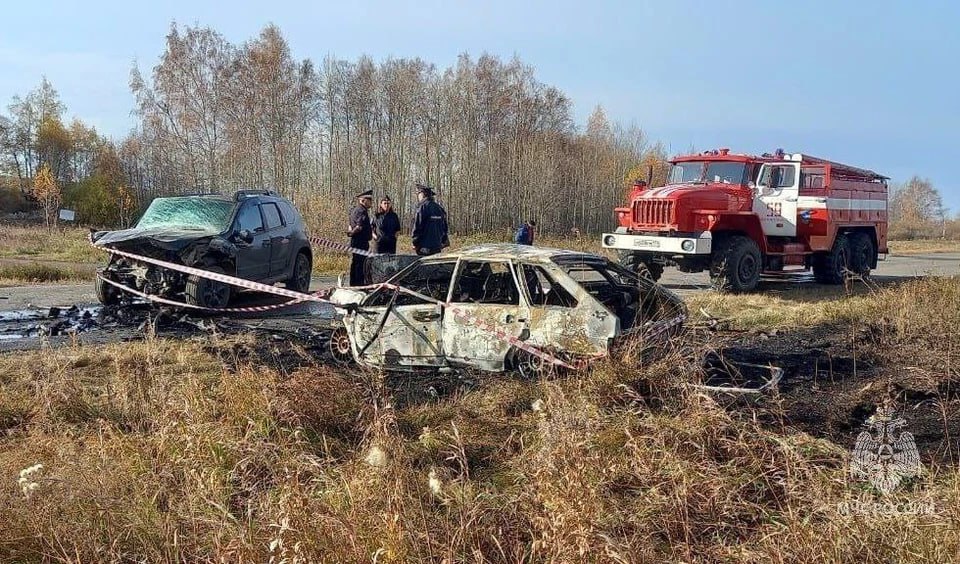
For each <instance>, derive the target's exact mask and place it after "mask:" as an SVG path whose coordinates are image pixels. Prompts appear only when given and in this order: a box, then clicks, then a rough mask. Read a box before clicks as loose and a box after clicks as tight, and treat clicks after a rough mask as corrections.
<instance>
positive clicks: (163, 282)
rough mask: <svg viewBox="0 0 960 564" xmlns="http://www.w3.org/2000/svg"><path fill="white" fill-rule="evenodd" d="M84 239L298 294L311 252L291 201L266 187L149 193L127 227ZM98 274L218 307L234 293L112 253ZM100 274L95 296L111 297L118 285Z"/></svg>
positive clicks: (306, 280) (116, 296)
mask: <svg viewBox="0 0 960 564" xmlns="http://www.w3.org/2000/svg"><path fill="white" fill-rule="evenodd" d="M91 238H92V240H93V242H94V244H95V245H97V246H99V247H109V248H113V249H116V250H119V251H125V252H128V253H132V254H137V255H142V256H146V257H150V258H155V259H160V260H164V261H167V262H171V263H175V264H183V265H186V266H192V267H196V268H202V269H204V270H209V271H211V272H217V273H224V274H229V275H231V276H237V277H239V278H244V279H247V280H252V281H255V282H262V283H267V284H273V283H275V282H284V283H285V284H286V286H287V288H290V289H293V290H297V291H300V292H306V291H307V290H308V289H309V287H310V272H311V269H312V263H313V254H312V251H311V248H310V240H309V237H308V235H307V233H306V229H305V227H304V224H303V219H302V218H301V216H300V214H299V212H297V210H296V208H294V206H293V204H291V203H290V202H289V201H288V200H286V199H284V198H282V197H280V196H278V195H277V194H275V193H274V192H270V191H255V190H241V191H239V192H237V193H236V194H234V195H233V196H232V197H230V196H222V195H218V194H213V195H210V194H207V195H191V196H174V197H168V198H156V199H154V200H153V202H151V204H150V206H149V207H148V208H147V210H146V212H144V214H143V216H142V217H141V218H140V220H139V221H138V222H137V224H136V226H135V227H133V228H131V229H124V230H121V231H100V232H97V233H94V234H93V235H92V237H91ZM99 274H100V276H102V277H103V278H107V279H109V280H111V281H113V282H115V283H118V284H122V285H124V286H127V287H130V288H133V289H136V290H139V291H140V292H144V293H146V294H150V295H156V296H160V297H168V298H169V297H175V296H177V295H179V294H183V296H184V298H185V299H186V301H187V303H189V304H192V305H197V306H202V307H210V308H218V307H224V306H226V305H227V304H228V303H229V301H230V298H231V295H232V292H233V291H234V290H233V288H232V287H231V286H230V285H228V284H224V283H221V282H217V281H214V280H210V279H208V278H203V277H200V276H195V275H187V274H184V273H181V272H178V271H175V270H171V269H167V268H161V267H159V266H156V265H153V264H149V263H146V262H143V261H137V260H135V259H130V258H126V257H121V256H118V255H113V254H112V255H110V260H109V262H108V263H107V265H106V266H105V267H103V268H102V269H100V270H99ZM100 276H98V277H97V281H96V290H97V297H98V298H99V300H100V302H101V303H103V304H105V305H108V304H114V303H117V302H118V301H119V300H120V299H121V294H122V293H123V292H122V290H120V289H118V288H116V287H115V286H113V285H111V284H109V283H107V282H104V281H103V280H102V279H101V278H100Z"/></svg>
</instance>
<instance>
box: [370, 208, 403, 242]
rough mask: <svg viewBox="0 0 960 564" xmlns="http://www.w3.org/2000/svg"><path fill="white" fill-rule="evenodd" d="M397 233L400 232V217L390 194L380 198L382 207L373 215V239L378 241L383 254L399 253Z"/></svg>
mask: <svg viewBox="0 0 960 564" xmlns="http://www.w3.org/2000/svg"><path fill="white" fill-rule="evenodd" d="M397 233H400V218H399V217H397V213H396V212H395V211H393V202H392V201H391V200H390V196H384V197H383V198H382V199H381V200H380V209H379V210H377V213H376V214H375V215H374V216H373V239H374V241H376V242H377V252H378V253H380V254H382V255H394V254H396V253H397Z"/></svg>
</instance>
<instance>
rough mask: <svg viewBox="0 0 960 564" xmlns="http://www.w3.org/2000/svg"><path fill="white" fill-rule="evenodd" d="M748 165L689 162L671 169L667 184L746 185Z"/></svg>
mask: <svg viewBox="0 0 960 564" xmlns="http://www.w3.org/2000/svg"><path fill="white" fill-rule="evenodd" d="M746 174H747V165H746V163H741V162H730V161H688V162H682V163H676V164H674V165H673V166H672V167H670V176H669V177H668V179H667V184H706V183H708V182H713V183H722V184H746V181H747V179H746Z"/></svg>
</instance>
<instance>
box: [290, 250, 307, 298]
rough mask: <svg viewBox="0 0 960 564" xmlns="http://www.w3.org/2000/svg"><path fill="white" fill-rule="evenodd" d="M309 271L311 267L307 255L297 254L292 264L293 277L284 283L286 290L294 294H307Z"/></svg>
mask: <svg viewBox="0 0 960 564" xmlns="http://www.w3.org/2000/svg"><path fill="white" fill-rule="evenodd" d="M311 270H312V265H311V264H310V257H309V256H307V253H304V252H301V253H300V254H298V255H297V260H296V262H294V264H293V276H291V277H290V279H289V280H287V283H286V286H287V288H288V289H290V290H293V291H295V292H303V293H307V292H309V291H310V273H311Z"/></svg>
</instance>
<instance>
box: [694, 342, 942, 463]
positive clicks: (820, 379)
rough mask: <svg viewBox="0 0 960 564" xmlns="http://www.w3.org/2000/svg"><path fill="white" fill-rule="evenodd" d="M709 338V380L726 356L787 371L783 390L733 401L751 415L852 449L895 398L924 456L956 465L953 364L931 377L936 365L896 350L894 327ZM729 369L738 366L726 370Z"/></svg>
mask: <svg viewBox="0 0 960 564" xmlns="http://www.w3.org/2000/svg"><path fill="white" fill-rule="evenodd" d="M709 338H710V339H711V341H712V343H713V345H712V350H711V352H710V353H708V354H707V360H706V361H705V363H704V368H705V374H706V377H705V382H706V383H710V382H709V380H710V379H711V375H712V374H715V373H713V372H712V371H711V368H715V367H716V366H718V365H722V364H723V363H722V362H718V360H719V359H723V360H725V361H727V362H728V365H733V366H735V364H733V363H751V364H758V365H772V366H777V367H780V368H782V369H783V370H784V373H783V377H782V379H781V381H780V383H779V386H778V390H777V393H775V394H769V395H766V396H764V398H763V400H762V401H761V402H750V404H749V405H747V406H745V402H743V401H742V400H743V398H738V399H737V400H736V401H735V402H734V403H736V406H732V407H733V408H734V409H739V410H742V411H743V412H744V413H745V414H746V415H748V416H751V417H752V416H758V417H760V418H762V419H763V420H764V421H767V422H768V423H769V424H770V425H771V426H786V427H792V428H796V429H799V430H802V431H804V432H806V433H808V434H810V435H812V436H815V437H820V438H824V439H828V440H830V441H832V442H834V443H836V444H838V445H841V446H843V447H845V448H852V447H853V445H854V443H855V442H856V438H857V435H858V434H859V433H860V432H861V431H863V430H864V428H865V427H864V423H865V422H866V420H867V418H869V417H870V416H871V415H873V414H874V413H875V412H876V409H877V407H878V406H880V405H882V404H883V403H884V401H885V400H888V399H889V400H893V401H894V405H895V406H896V408H897V409H898V413H899V415H900V416H901V417H903V418H904V419H905V421H906V429H905V430H906V431H909V432H910V433H912V434H913V436H914V439H915V441H916V443H917V447H918V449H919V451H920V454H921V456H922V457H923V459H924V461H925V462H928V463H929V462H934V463H944V464H956V463H957V462H958V458H960V452H958V438H960V381H957V379H956V375H955V374H954V375H951V374H948V373H946V369H945V370H944V372H942V373H941V374H940V375H939V376H936V375H935V376H933V377H931V373H930V371H928V370H923V369H920V368H918V367H916V366H909V365H908V364H913V363H909V362H905V360H906V359H904V358H902V355H897V354H896V352H897V350H898V348H897V343H896V341H897V336H896V335H894V334H892V329H890V328H889V327H883V326H881V325H879V324H874V325H868V326H864V327H860V328H853V329H851V328H850V327H849V326H818V327H813V328H804V329H797V330H794V331H788V332H776V333H751V334H743V333H741V334H736V333H726V332H724V333H720V334H718V335H713V336H711V337H709ZM730 361H732V363H730ZM720 372H723V371H720ZM729 372H733V373H735V374H736V372H737V371H736V370H730V371H728V373H727V374H725V375H727V376H729ZM753 372H754V373H753V374H752V375H751V374H744V376H745V377H746V378H747V379H748V380H749V379H750V377H751V376H754V377H755V376H756V371H753ZM736 375H737V376H739V374H736ZM714 377H715V376H714ZM732 380H733V382H732V384H734V385H737V384H741V383H742V382H740V381H738V380H737V379H736V378H735V377H734V378H732ZM748 383H749V382H748ZM728 399H729V398H728Z"/></svg>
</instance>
